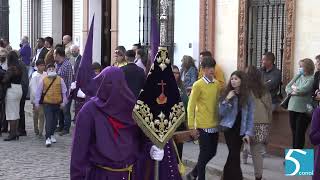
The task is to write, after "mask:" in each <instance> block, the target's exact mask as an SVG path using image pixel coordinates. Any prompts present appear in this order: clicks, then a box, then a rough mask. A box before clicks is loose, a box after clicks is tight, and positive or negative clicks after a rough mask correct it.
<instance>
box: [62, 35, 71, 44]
mask: <svg viewBox="0 0 320 180" xmlns="http://www.w3.org/2000/svg"><path fill="white" fill-rule="evenodd" d="M62 42H63V44H64V45H67V44H68V43H69V42H70V39H69V37H68V36H63V38H62Z"/></svg>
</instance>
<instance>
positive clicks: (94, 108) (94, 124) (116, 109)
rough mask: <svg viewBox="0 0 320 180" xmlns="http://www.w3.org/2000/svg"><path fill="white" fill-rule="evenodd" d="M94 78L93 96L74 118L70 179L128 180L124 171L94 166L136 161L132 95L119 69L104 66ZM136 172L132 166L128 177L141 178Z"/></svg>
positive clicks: (138, 149) (138, 150) (137, 135)
mask: <svg viewBox="0 0 320 180" xmlns="http://www.w3.org/2000/svg"><path fill="white" fill-rule="evenodd" d="M94 81H95V82H96V83H97V84H99V85H100V86H99V88H98V91H97V93H96V96H95V97H92V98H91V99H90V100H89V101H88V102H87V103H86V104H85V105H84V107H83V108H82V109H81V111H80V113H79V115H78V117H77V122H76V128H75V134H74V139H73V146H72V155H71V167H70V172H71V179H72V180H101V179H104V180H117V179H128V172H110V171H106V170H104V169H101V168H99V167H97V165H100V166H105V167H110V168H115V169H120V168H125V167H127V166H128V165H131V164H134V165H136V164H137V160H138V157H140V155H141V151H142V150H143V147H144V146H143V142H141V141H142V140H141V139H143V138H142V137H141V135H142V134H141V132H140V130H139V127H138V126H137V125H136V124H135V122H134V120H133V119H132V116H131V114H132V109H133V106H134V104H135V97H134V95H133V94H132V92H131V91H130V90H129V88H128V87H127V84H126V81H125V77H124V74H123V72H122V70H121V69H120V68H117V67H109V68H106V69H105V70H103V71H102V72H101V73H100V74H99V75H98V76H97V77H95V78H94ZM138 172H140V171H138V169H137V168H136V166H134V168H133V173H132V176H131V180H140V179H142V178H140V175H139V173H138Z"/></svg>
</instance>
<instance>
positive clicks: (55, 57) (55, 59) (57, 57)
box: [53, 50, 62, 63]
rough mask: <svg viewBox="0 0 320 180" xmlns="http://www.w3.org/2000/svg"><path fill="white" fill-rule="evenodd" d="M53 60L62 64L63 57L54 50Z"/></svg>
mask: <svg viewBox="0 0 320 180" xmlns="http://www.w3.org/2000/svg"><path fill="white" fill-rule="evenodd" d="M53 58H54V61H55V62H57V63H60V61H61V59H62V58H61V56H59V55H58V54H57V53H56V50H54V52H53Z"/></svg>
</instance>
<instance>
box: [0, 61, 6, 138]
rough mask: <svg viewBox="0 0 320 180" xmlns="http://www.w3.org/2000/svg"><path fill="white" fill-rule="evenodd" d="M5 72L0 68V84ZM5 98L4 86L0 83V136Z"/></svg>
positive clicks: (4, 114) (3, 120)
mask: <svg viewBox="0 0 320 180" xmlns="http://www.w3.org/2000/svg"><path fill="white" fill-rule="evenodd" d="M5 73H6V71H5V70H3V69H2V67H1V66H0V82H2V79H3V76H4V75H5ZM5 97H6V86H5V84H4V83H0V136H1V129H2V124H3V122H5V121H6V113H5Z"/></svg>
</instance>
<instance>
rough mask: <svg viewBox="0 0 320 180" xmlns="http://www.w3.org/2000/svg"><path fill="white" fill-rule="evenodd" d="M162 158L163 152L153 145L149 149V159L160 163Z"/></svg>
mask: <svg viewBox="0 0 320 180" xmlns="http://www.w3.org/2000/svg"><path fill="white" fill-rule="evenodd" d="M163 156H164V150H163V149H159V148H158V147H157V146H155V145H153V146H152V147H151V149H150V157H151V159H153V160H156V161H162V159H163Z"/></svg>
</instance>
